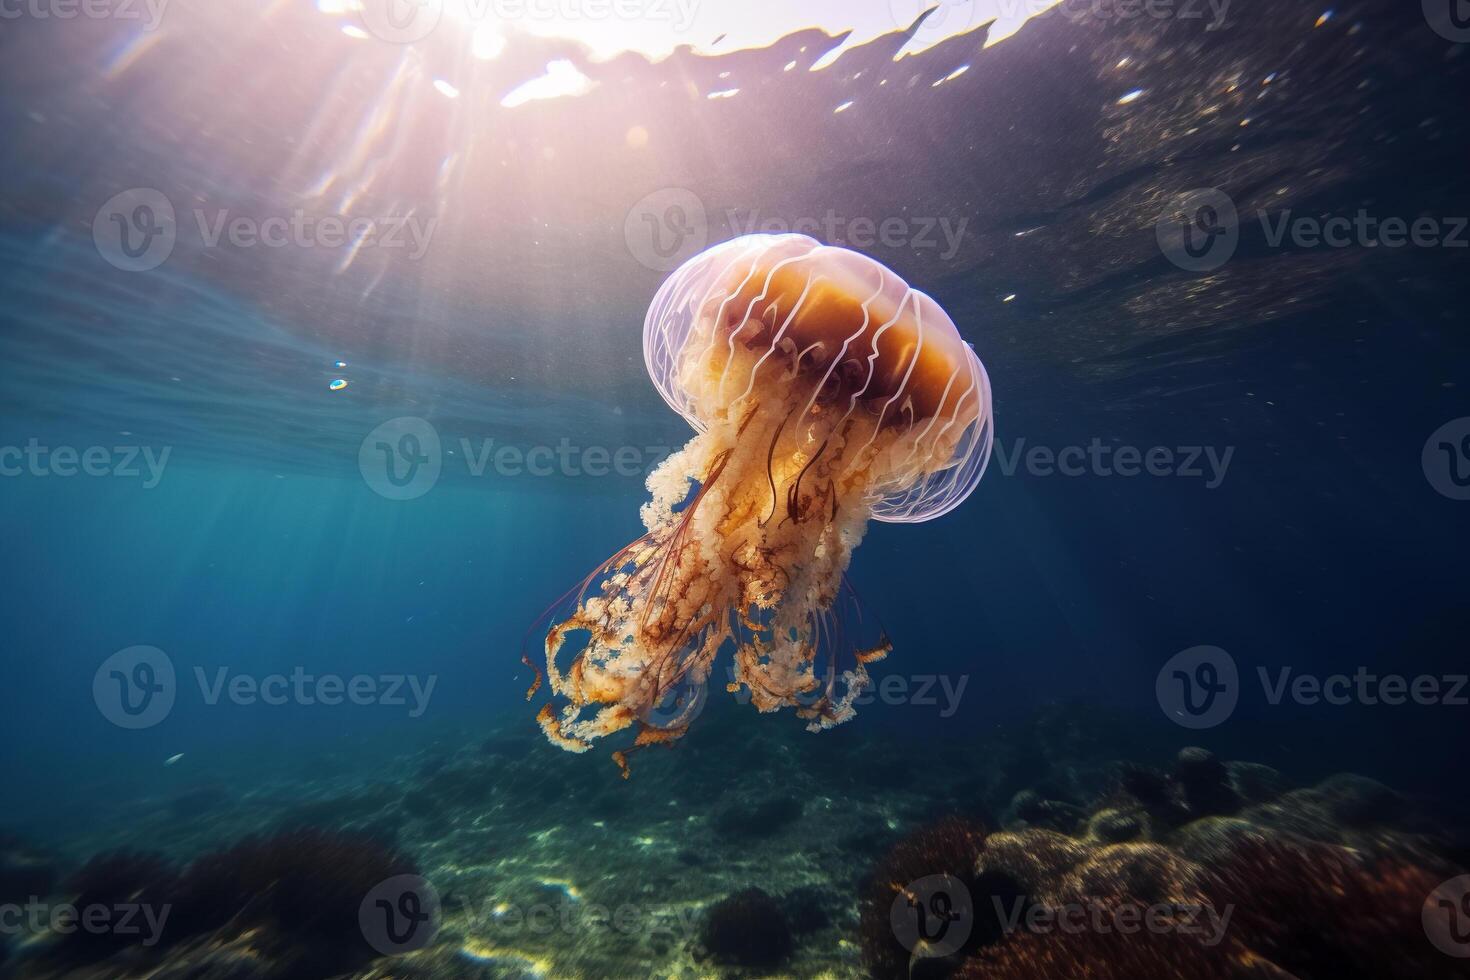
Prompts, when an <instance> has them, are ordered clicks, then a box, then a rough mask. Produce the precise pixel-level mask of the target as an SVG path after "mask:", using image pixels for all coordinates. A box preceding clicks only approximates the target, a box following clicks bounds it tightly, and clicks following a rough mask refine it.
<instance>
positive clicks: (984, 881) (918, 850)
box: [858, 817, 1026, 980]
mask: <svg viewBox="0 0 1470 980" xmlns="http://www.w3.org/2000/svg"><path fill="white" fill-rule="evenodd" d="M985 841H986V832H985V830H984V829H983V828H982V827H979V826H978V825H975V824H971V823H967V822H966V821H963V820H961V819H959V818H956V817H949V818H946V819H944V820H941V821H939V822H937V823H935V824H933V825H930V826H928V827H925V828H922V829H920V830H918V831H916V832H914V833H913V834H910V835H909V836H908V837H906V838H904V839H903V840H901V841H900V842H899V843H898V844H897V845H895V846H894V847H893V849H892V850H891V851H889V853H888V855H887V856H886V857H885V858H884V859H883V860H882V862H880V864H879V865H878V867H877V868H876V869H875V870H874V872H873V874H872V875H871V876H870V878H869V880H868V883H867V886H866V888H865V889H864V891H863V894H862V896H861V898H860V901H859V906H858V922H859V932H860V938H861V945H862V952H863V963H864V965H866V966H867V968H868V970H869V971H870V972H871V973H872V975H873V976H874V977H876V978H878V980H888V978H901V980H907V978H908V977H910V976H912V975H914V973H913V971H914V969H915V967H916V965H917V964H919V963H921V962H922V961H923V959H924V957H923V956H921V955H914V954H912V953H911V951H910V950H909V949H908V948H907V947H905V945H904V944H903V943H902V942H901V941H900V940H899V938H898V936H897V935H896V934H895V932H894V929H893V924H892V919H891V910H892V908H893V903H894V901H895V900H896V899H898V898H899V897H900V896H902V895H904V894H905V893H906V892H907V891H908V890H909V889H911V888H912V887H913V886H914V883H915V882H918V881H920V880H922V879H926V878H931V877H936V876H946V877H948V878H950V879H952V880H953V881H954V882H955V883H956V885H957V886H959V887H961V888H963V890H964V892H967V893H968V897H969V900H970V907H971V909H972V910H973V916H974V918H973V922H972V925H971V931H970V935H969V938H968V939H967V941H966V942H965V943H964V945H963V946H962V947H961V948H960V950H958V951H957V953H956V954H955V956H963V955H965V954H967V953H968V952H970V951H971V950H974V949H977V948H979V947H980V946H982V945H984V944H986V943H991V942H995V941H996V940H998V939H999V938H1000V936H1001V929H1002V925H1001V922H1000V919H999V915H998V914H997V903H999V905H1000V906H1001V907H1004V908H1010V907H1011V906H1012V905H1013V904H1015V903H1021V904H1024V903H1025V901H1026V899H1025V895H1024V891H1023V889H1022V887H1021V885H1020V884H1019V883H1018V882H1017V881H1016V880H1015V879H1013V878H1012V877H1011V876H1010V875H1009V874H1006V873H1005V872H1003V871H997V870H992V869H981V868H977V861H978V859H979V857H980V854H981V851H982V849H983V848H984V847H985Z"/></svg>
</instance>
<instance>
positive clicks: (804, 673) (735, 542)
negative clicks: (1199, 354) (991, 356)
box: [538, 235, 993, 775]
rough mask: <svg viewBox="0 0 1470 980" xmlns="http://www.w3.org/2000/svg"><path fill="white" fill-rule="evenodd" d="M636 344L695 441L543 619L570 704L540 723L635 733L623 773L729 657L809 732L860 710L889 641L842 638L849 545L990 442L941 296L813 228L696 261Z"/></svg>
mask: <svg viewBox="0 0 1470 980" xmlns="http://www.w3.org/2000/svg"><path fill="white" fill-rule="evenodd" d="M644 340H645V350H644V355H645V362H646V364H647V365H648V367H649V371H650V373H652V374H654V376H655V381H656V383H657V385H658V388H659V391H660V393H661V394H662V395H663V397H664V398H665V400H666V401H667V402H668V403H669V404H670V405H671V406H673V407H674V408H675V409H677V410H678V411H679V412H680V413H681V414H682V415H684V416H685V417H686V418H688V419H689V421H690V423H691V424H692V425H693V426H694V428H695V429H696V431H697V433H698V434H697V435H696V436H695V437H694V438H693V439H692V440H691V441H690V442H689V444H688V445H687V446H686V447H684V449H682V450H681V451H680V452H678V453H675V454H674V455H672V456H670V457H669V458H668V459H666V460H664V461H663V462H662V463H661V464H660V465H659V467H657V468H656V469H655V470H654V472H653V473H651V474H650V475H649V478H648V489H649V491H650V494H651V499H650V500H649V501H648V502H647V503H645V504H644V507H643V511H642V516H643V520H644V524H645V526H646V528H647V533H646V534H645V535H644V536H643V537H642V538H640V539H639V540H638V541H636V542H634V543H633V544H632V545H630V546H629V547H628V548H626V549H624V550H623V551H622V552H620V553H619V554H617V555H615V556H614V557H613V559H610V560H609V561H608V562H606V563H604V564H603V565H601V566H599V567H598V568H597V569H596V570H595V571H594V572H593V574H592V575H591V576H589V578H588V579H587V580H585V581H584V583H583V586H582V589H581V590H580V592H579V593H578V596H577V605H576V608H575V610H574V611H573V612H572V614H571V615H570V616H568V617H567V618H566V619H564V620H563V621H561V622H559V623H556V624H554V625H553V626H552V627H551V628H550V629H549V630H548V633H547V640H546V654H547V662H546V670H547V674H546V680H547V682H548V687H549V688H550V691H551V694H552V696H553V699H554V700H555V701H556V703H557V704H560V705H563V707H562V708H561V709H560V711H559V712H558V711H557V710H555V709H554V708H552V707H551V706H550V705H548V707H547V708H544V709H543V711H542V713H541V715H539V716H538V718H539V720H540V721H541V724H542V727H543V729H544V730H545V732H546V734H547V737H548V738H550V739H552V740H553V741H554V742H556V743H557V744H559V745H562V746H563V747H564V748H568V749H569V750H572V751H585V750H586V748H587V747H588V746H590V745H591V744H592V743H593V742H595V741H596V740H597V739H599V738H602V737H604V736H607V735H609V734H612V733H614V732H618V731H621V730H623V729H627V728H632V729H634V731H635V733H636V734H635V736H634V738H633V745H632V747H631V748H627V749H624V750H623V751H622V752H619V753H618V754H617V755H616V756H615V760H616V761H617V762H618V764H619V766H620V767H622V768H623V771H624V774H625V775H626V774H627V771H628V768H627V767H628V759H629V753H631V752H633V751H636V750H641V749H642V748H644V747H646V746H648V745H653V744H669V743H671V742H672V741H674V740H676V739H677V738H678V737H679V736H680V735H682V734H683V733H684V731H685V730H686V729H687V727H688V723H689V722H690V721H691V720H692V718H693V715H694V714H696V713H697V711H698V706H699V705H700V704H702V703H703V702H702V700H701V699H702V698H703V697H705V696H706V694H705V692H706V691H707V689H708V684H709V682H710V680H711V677H712V674H713V671H714V669H715V667H714V665H715V662H716V659H717V657H719V656H720V655H721V653H722V652H723V651H724V650H725V649H730V650H731V651H732V653H733V659H734V667H733V672H732V674H731V682H730V684H728V685H727V689H730V690H734V691H741V690H745V691H748V692H749V696H750V702H751V704H752V705H753V706H754V707H755V708H756V709H757V710H758V711H761V712H769V711H776V710H779V709H781V708H784V707H792V708H795V709H796V710H797V713H798V715H799V716H800V717H801V718H803V719H804V720H805V721H806V722H807V723H808V727H809V728H810V729H812V730H820V729H822V728H828V727H831V726H832V725H835V724H840V723H842V722H843V721H845V720H847V719H848V718H850V717H851V716H852V715H853V713H854V708H855V703H856V698H857V696H858V695H859V694H860V693H861V692H862V691H863V690H864V689H865V688H866V687H867V686H868V685H869V683H870V681H871V678H870V676H869V673H868V669H867V668H868V665H870V664H871V663H873V662H874V661H875V660H877V659H879V658H880V657H882V656H884V655H886V653H887V651H888V649H890V648H891V645H890V644H888V641H887V637H886V634H884V635H883V636H882V637H881V639H880V642H879V643H878V645H877V646H872V647H866V648H863V647H860V646H856V645H854V644H852V643H851V642H850V641H849V635H848V634H849V630H848V627H849V626H854V629H856V628H857V627H858V626H860V625H861V620H862V618H863V617H862V612H861V603H860V602H859V601H858V600H857V598H856V595H855V592H854V591H853V590H852V589H851V585H850V583H849V582H848V581H847V576H846V572H847V568H848V565H849V563H850V560H851V555H852V552H853V549H854V548H856V547H857V545H858V544H859V543H860V542H861V540H862V537H863V535H864V532H865V530H866V527H867V524H868V521H869V520H870V519H871V518H873V517H881V518H882V519H886V520H895V521H902V520H918V519H924V518H926V517H928V516H932V515H933V513H934V512H935V511H942V510H947V509H950V508H951V507H952V506H954V505H955V504H956V503H958V501H959V500H960V499H963V496H964V495H965V494H967V493H968V492H969V490H970V489H971V488H972V487H973V483H974V480H975V479H976V478H978V475H979V473H980V472H981V471H983V467H984V463H985V462H986V460H988V455H989V450H990V446H991V440H992V437H993V430H992V428H991V423H990V418H989V407H990V406H989V388H988V383H987V379H986V378H985V376H984V373H983V372H984V369H983V366H980V365H979V361H978V358H976V357H975V356H974V353H973V351H972V350H970V349H969V348H968V347H967V346H965V344H964V342H963V341H962V340H960V339H959V336H958V333H957V332H956V331H955V330H954V327H953V324H952V323H951V322H950V321H949V320H948V318H947V317H945V316H944V313H943V311H942V310H941V309H939V307H938V306H937V305H935V304H934V302H933V300H931V299H929V298H928V297H927V296H925V295H924V294H922V293H919V292H917V291H916V290H912V289H910V288H909V287H908V286H907V285H906V284H905V283H904V282H903V280H902V279H899V278H898V277H897V276H895V275H894V274H893V273H892V272H890V271H888V270H886V269H884V267H883V266H881V265H879V264H878V263H876V262H873V261H872V260H870V259H867V258H865V257H863V256H860V255H858V254H857V253H855V252H851V251H848V250H846V249H840V248H832V247H829V246H822V245H819V244H818V243H816V242H815V241H814V240H812V239H810V238H806V237H803V236H790V235H788V236H761V237H751V238H747V239H740V240H737V241H736V242H732V243H727V244H726V245H721V246H716V248H715V249H713V250H711V251H710V252H708V253H705V254H704V255H702V256H698V257H696V258H695V259H692V260H690V262H689V263H686V264H685V266H683V267H681V268H680V269H679V270H678V271H676V272H675V273H674V275H672V276H671V277H670V278H669V280H668V281H667V282H666V283H665V284H664V286H663V287H662V288H661V289H660V291H659V294H658V295H657V296H656V297H655V300H654V302H653V304H652V306H651V308H650V314H649V319H648V322H647V323H646V324H645V328H644ZM865 368H866V370H864V369H865ZM966 371H968V375H969V377H968V387H966V382H965V381H962V380H961V375H962V373H964V372H966ZM742 378H743V379H745V381H746V383H745V384H744V385H741V384H740V383H739V382H740V380H741V379H742ZM844 403H845V404H844ZM783 500H784V502H785V503H784V510H783V504H782V501H783ZM778 511H782V514H781V517H780V518H779V519H777V512H778ZM849 609H851V610H856V612H857V617H858V624H856V626H855V625H854V624H852V623H849V622H848V621H847V615H848V613H849ZM584 633H585V636H586V641H585V643H584V642H582V640H581V637H582V636H583V635H584ZM573 634H576V636H577V643H578V644H579V646H578V647H577V649H576V653H575V655H574V656H572V657H571V662H570V664H569V665H568V666H567V667H566V669H565V670H564V671H562V670H559V669H558V667H559V664H558V662H557V661H558V659H561V660H563V661H565V660H566V659H567V654H568V653H569V652H570V650H571V649H572V640H571V636H572V635H573ZM839 682H840V683H839Z"/></svg>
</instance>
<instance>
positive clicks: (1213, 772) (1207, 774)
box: [1174, 748, 1240, 817]
mask: <svg viewBox="0 0 1470 980" xmlns="http://www.w3.org/2000/svg"><path fill="white" fill-rule="evenodd" d="M1174 780H1175V782H1177V783H1178V784H1179V787H1180V790H1181V791H1182V794H1183V797H1184V804H1185V806H1187V807H1188V808H1189V812H1190V815H1191V816H1194V817H1213V816H1219V815H1221V814H1231V813H1235V812H1236V811H1238V810H1239V809H1240V797H1238V796H1237V795H1236V794H1235V790H1234V789H1232V788H1231V786H1230V772H1229V770H1228V769H1226V768H1225V763H1223V762H1221V761H1220V760H1219V759H1217V758H1215V756H1214V754H1213V753H1211V752H1209V751H1208V750H1206V749H1201V748H1187V749H1181V750H1180V751H1179V756H1178V758H1177V759H1176V760H1175V762H1174Z"/></svg>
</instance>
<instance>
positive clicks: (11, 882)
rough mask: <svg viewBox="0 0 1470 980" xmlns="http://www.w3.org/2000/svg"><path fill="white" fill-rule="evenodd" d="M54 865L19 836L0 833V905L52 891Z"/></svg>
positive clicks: (54, 872)
mask: <svg viewBox="0 0 1470 980" xmlns="http://www.w3.org/2000/svg"><path fill="white" fill-rule="evenodd" d="M55 884H56V866H55V864H54V863H52V861H51V859H50V858H49V857H47V856H46V855H45V854H44V853H42V852H40V851H38V850H36V849H34V848H32V847H30V846H28V845H27V844H25V843H24V842H23V841H22V840H21V839H20V838H19V837H14V836H11V835H8V834H0V905H4V904H6V903H11V902H15V903H22V904H23V903H25V902H26V901H28V900H30V899H32V898H44V897H46V896H47V895H49V894H51V888H52V886H53V885H55Z"/></svg>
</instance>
